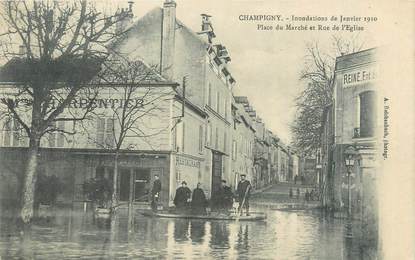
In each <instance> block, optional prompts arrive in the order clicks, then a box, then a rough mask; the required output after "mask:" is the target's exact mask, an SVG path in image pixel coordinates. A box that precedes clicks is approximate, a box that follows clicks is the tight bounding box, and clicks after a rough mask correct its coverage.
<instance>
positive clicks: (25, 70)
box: [0, 56, 178, 88]
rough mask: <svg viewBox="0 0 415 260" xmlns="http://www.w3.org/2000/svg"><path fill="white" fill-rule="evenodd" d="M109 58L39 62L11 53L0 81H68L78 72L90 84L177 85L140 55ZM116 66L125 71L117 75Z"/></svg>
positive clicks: (2, 82) (8, 82) (22, 82)
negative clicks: (84, 61)
mask: <svg viewBox="0 0 415 260" xmlns="http://www.w3.org/2000/svg"><path fill="white" fill-rule="evenodd" d="M113 57H114V56H113ZM110 62H111V63H110V65H109V66H107V65H105V63H104V62H103V61H101V60H98V59H94V60H91V61H90V62H89V63H87V64H85V63H84V64H83V65H81V64H82V63H83V62H82V61H79V60H75V59H74V60H71V61H68V62H65V61H60V60H59V59H57V60H56V61H52V62H50V63H48V64H42V63H40V62H39V61H37V60H34V61H28V60H27V59H23V58H20V57H15V58H13V59H11V60H10V61H8V62H7V63H6V64H5V65H4V66H3V67H1V68H0V84H3V85H4V84H8V85H18V84H25V83H27V82H31V81H33V80H36V79H37V80H40V81H46V80H48V77H50V78H51V81H52V80H53V82H69V81H71V80H74V79H73V78H72V77H74V75H79V74H81V77H80V79H81V80H82V81H81V82H89V83H90V84H93V85H97V84H98V85H115V86H116V85H124V84H140V85H171V86H177V85H178V84H177V83H176V82H172V81H169V80H167V79H165V78H164V77H163V76H161V75H160V74H159V73H158V72H157V71H155V69H154V68H152V67H150V66H149V65H147V64H146V63H145V62H144V61H142V60H140V59H136V60H134V61H127V60H123V59H122V58H113V59H112V60H110ZM117 68H118V69H119V70H118V71H121V70H124V71H127V72H126V73H125V74H122V75H121V76H120V73H115V72H117ZM57 88H58V85H57Z"/></svg>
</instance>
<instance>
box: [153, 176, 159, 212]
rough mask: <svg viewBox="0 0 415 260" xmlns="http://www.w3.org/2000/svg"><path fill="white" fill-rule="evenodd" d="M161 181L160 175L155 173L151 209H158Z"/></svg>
mask: <svg viewBox="0 0 415 260" xmlns="http://www.w3.org/2000/svg"><path fill="white" fill-rule="evenodd" d="M160 192H161V181H160V179H159V176H158V175H154V182H153V188H152V189H151V209H152V210H153V211H157V204H158V201H159V198H160Z"/></svg>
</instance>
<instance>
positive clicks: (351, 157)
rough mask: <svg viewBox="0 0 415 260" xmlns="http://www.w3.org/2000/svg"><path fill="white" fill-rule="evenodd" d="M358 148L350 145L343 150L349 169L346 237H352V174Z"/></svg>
mask: <svg viewBox="0 0 415 260" xmlns="http://www.w3.org/2000/svg"><path fill="white" fill-rule="evenodd" d="M356 154H357V152H356V149H355V148H354V147H353V146H348V147H347V148H346V150H345V151H344V152H343V156H344V164H345V165H346V169H347V197H348V199H347V223H346V238H352V237H353V233H352V193H351V191H350V175H351V173H352V170H353V166H354V163H355V159H356Z"/></svg>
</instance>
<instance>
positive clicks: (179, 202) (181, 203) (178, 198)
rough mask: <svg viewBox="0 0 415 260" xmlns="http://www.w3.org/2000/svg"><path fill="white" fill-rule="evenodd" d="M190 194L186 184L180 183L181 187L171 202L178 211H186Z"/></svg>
mask: <svg viewBox="0 0 415 260" xmlns="http://www.w3.org/2000/svg"><path fill="white" fill-rule="evenodd" d="M191 194H192V191H191V190H190V189H189V188H188V187H187V183H186V182H185V181H182V186H181V187H179V188H178V189H177V190H176V195H175V196H174V200H173V202H174V205H175V206H176V209H177V210H178V211H182V212H184V211H186V209H187V205H188V201H189V200H190V195H191Z"/></svg>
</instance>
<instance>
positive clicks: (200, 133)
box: [199, 125, 203, 152]
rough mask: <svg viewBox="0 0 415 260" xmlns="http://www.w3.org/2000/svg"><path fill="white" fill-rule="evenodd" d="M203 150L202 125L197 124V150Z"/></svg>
mask: <svg viewBox="0 0 415 260" xmlns="http://www.w3.org/2000/svg"><path fill="white" fill-rule="evenodd" d="M202 151H203V125H200V126H199V152H202Z"/></svg>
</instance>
